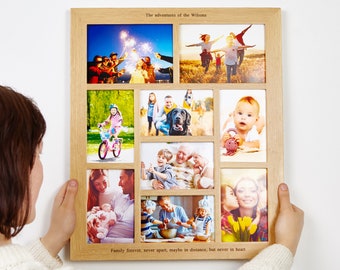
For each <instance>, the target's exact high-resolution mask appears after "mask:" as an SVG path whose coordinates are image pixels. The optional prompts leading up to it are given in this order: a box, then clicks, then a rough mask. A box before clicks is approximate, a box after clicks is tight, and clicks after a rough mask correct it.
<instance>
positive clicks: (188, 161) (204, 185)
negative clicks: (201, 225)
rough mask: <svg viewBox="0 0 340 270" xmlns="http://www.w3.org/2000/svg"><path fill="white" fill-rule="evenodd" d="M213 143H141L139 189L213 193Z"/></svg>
mask: <svg viewBox="0 0 340 270" xmlns="http://www.w3.org/2000/svg"><path fill="white" fill-rule="evenodd" d="M213 157H214V156H213V143H142V144H141V189H142V190H153V189H156V190H165V189H213V188H214V187H215V182H214V164H213Z"/></svg>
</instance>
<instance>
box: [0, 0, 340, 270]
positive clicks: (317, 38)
mask: <svg viewBox="0 0 340 270" xmlns="http://www.w3.org/2000/svg"><path fill="white" fill-rule="evenodd" d="M142 2H144V3H145V4H141V3H142ZM185 2H187V3H186V4H184V3H185ZM122 3H124V6H121V7H167V6H168V7H205V6H206V7H208V6H209V7H280V8H282V26H283V29H282V30H283V31H282V33H283V84H284V85H283V86H284V120H285V122H284V124H285V178H286V179H285V180H286V182H288V184H289V186H290V188H291V191H292V200H293V201H294V202H295V203H296V204H297V205H299V206H300V207H301V208H303V209H304V210H305V227H304V232H303V235H302V239H301V242H300V246H299V250H298V252H297V254H296V259H295V264H294V267H293V269H309V270H310V269H338V267H336V263H338V262H339V258H338V252H336V251H337V250H339V249H338V246H339V243H340V241H339V240H340V239H339V226H337V225H338V224H337V223H336V222H337V221H338V220H339V218H338V216H336V214H339V211H334V208H335V205H339V202H338V198H339V197H340V196H339V184H338V183H339V181H340V178H339V174H338V168H337V167H336V166H339V165H340V164H339V162H338V160H339V158H337V154H339V153H340V145H339V138H337V137H336V135H337V133H336V131H337V130H336V128H337V126H338V125H339V122H340V121H339V112H338V109H339V100H338V99H339V94H338V93H339V91H340V85H339V84H340V83H339V76H340V74H339V66H338V64H339V62H338V61H340V55H339V53H340V51H339V49H338V48H337V47H338V45H339V44H340V42H339V41H340V40H339V39H340V35H339V25H340V22H339V13H338V9H337V1H335V0H328V1H322V2H320V1H283V0H282V1H281V0H257V1H253V0H244V1H236V0H235V1H230V0H223V1H222V0H211V1H198V0H192V1H189V0H188V1H183V0H172V1H155V0H149V1H137V0H125V1H124V2H121V1H120V2H118V1H109V0H107V1H104V0H96V1H93V0H92V1H89V0H82V1H75V0H60V1H44V0H30V1H26V0H11V1H2V3H1V4H0V36H1V39H0V84H5V85H10V86H12V87H15V88H16V89H18V90H19V91H21V92H23V93H25V94H27V95H30V96H32V97H34V98H35V100H36V101H37V103H38V104H39V106H40V108H41V110H42V112H43V113H44V115H45V117H46V120H47V123H48V132H47V135H46V137H45V145H44V153H43V162H44V164H45V183H44V185H43V187H42V190H41V193H40V199H39V201H38V212H39V213H38V217H37V219H36V221H35V222H34V224H32V225H29V226H28V227H27V228H26V229H25V230H24V232H23V233H22V234H21V235H20V236H19V237H17V239H16V241H17V242H21V243H24V242H27V241H29V240H31V239H33V238H36V237H39V236H40V235H41V234H42V232H43V231H45V229H46V227H47V224H48V220H49V218H48V217H47V216H48V214H49V212H50V206H51V205H52V198H53V197H54V194H55V192H56V190H57V189H58V188H59V187H60V186H61V184H62V182H63V181H64V180H65V179H67V178H68V175H69V146H70V145H69V113H70V105H69V89H70V87H69V85H70V76H69V74H70V68H69V63H70V56H69V50H70V44H69V43H70V36H69V34H70V12H69V9H70V8H71V7H120V6H119V5H121V4H122ZM0 113H1V112H0ZM331 136H334V137H331ZM328 137H330V138H328ZM66 254H67V252H66ZM66 257H67V255H66ZM241 263H242V262H240V261H212V262H210V261H203V262H192V261H185V262H171V263H170V262H152V263H150V262H85V263H81V262H77V263H76V262H71V263H70V264H71V265H73V266H74V267H77V269H84V270H86V269H95V267H98V266H100V267H101V269H102V270H105V269H119V268H120V267H124V269H130V270H133V269H142V268H146V267H147V268H150V267H157V268H162V269H163V270H167V269H172V268H173V267H177V268H178V267H181V268H182V267H183V268H187V267H195V268H197V269H206V268H207V267H208V268H209V269H210V268H213V269H215V270H219V269H236V268H237V266H239V265H241ZM125 267H126V268H125Z"/></svg>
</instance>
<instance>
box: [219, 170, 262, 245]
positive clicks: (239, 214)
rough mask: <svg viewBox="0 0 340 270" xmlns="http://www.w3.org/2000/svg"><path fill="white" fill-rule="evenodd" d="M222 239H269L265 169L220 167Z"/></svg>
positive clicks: (249, 240) (257, 240)
mask: <svg viewBox="0 0 340 270" xmlns="http://www.w3.org/2000/svg"><path fill="white" fill-rule="evenodd" d="M221 233H222V235H221V237H222V241H223V242H259V241H268V210H267V173H266V170H265V169H222V170H221Z"/></svg>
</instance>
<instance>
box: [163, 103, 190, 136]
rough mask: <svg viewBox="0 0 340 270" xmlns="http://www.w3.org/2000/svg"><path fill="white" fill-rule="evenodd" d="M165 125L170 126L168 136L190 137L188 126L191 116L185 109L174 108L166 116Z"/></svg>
mask: <svg viewBox="0 0 340 270" xmlns="http://www.w3.org/2000/svg"><path fill="white" fill-rule="evenodd" d="M167 123H168V124H169V125H170V128H169V135H175V136H191V135H192V134H191V132H190V129H189V126H190V124H191V115H190V113H189V112H188V111H187V110H186V109H181V108H175V109H172V110H171V111H170V112H169V113H168V114H167Z"/></svg>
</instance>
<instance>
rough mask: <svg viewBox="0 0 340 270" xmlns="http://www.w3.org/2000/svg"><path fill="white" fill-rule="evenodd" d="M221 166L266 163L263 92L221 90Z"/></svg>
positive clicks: (264, 102) (264, 100)
mask: <svg viewBox="0 0 340 270" xmlns="http://www.w3.org/2000/svg"><path fill="white" fill-rule="evenodd" d="M220 102H221V104H223V106H220V157H221V161H222V162H230V161H235V162H239V161H241V162H242V161H244V162H265V161H266V149H267V147H266V141H267V140H266V99H265V90H221V91H220Z"/></svg>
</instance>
